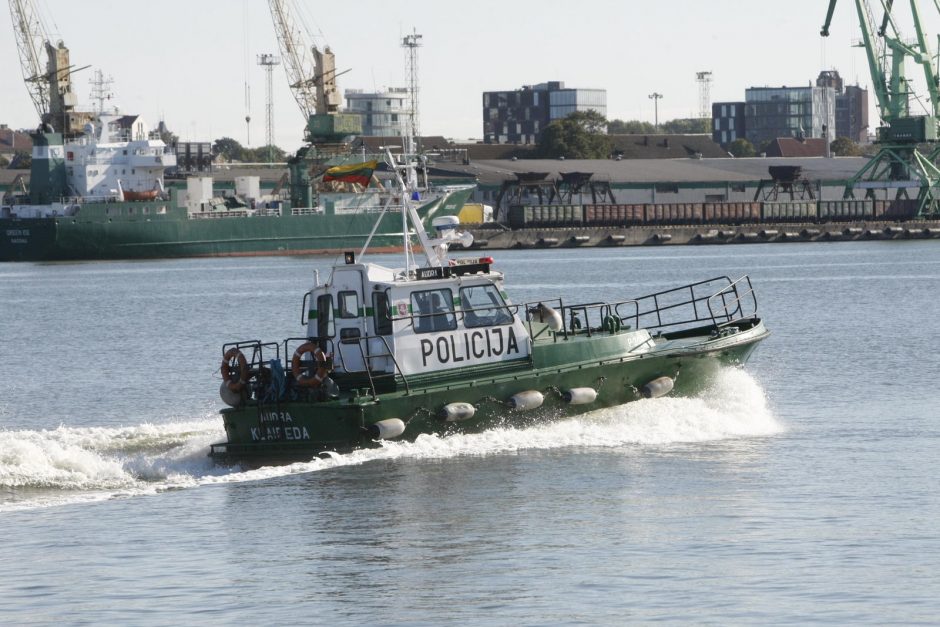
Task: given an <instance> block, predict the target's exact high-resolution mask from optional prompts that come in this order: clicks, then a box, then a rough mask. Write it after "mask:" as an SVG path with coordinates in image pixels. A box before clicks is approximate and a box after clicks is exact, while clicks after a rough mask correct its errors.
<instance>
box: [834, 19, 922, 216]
mask: <svg viewBox="0 0 940 627" xmlns="http://www.w3.org/2000/svg"><path fill="white" fill-rule="evenodd" d="M836 1H837V0H830V2H829V10H828V12H827V13H826V21H825V24H823V27H822V30H821V31H820V34H821V35H822V36H823V37H827V36H828V35H829V26H830V25H831V24H832V17H833V12H834V11H835V7H836ZM878 4H880V6H881V8H882V9H883V10H884V15H883V16H882V19H881V26H880V28H878V29H877V30H876V28H875V24H876V22H875V14H874V13H873V11H872V8H871V6H870V5H869V3H868V0H855V8H856V12H857V13H858V21H859V26H860V28H861V31H862V43H861V45H862V47H864V48H865V53H866V56H867V59H868V68H869V71H870V73H871V78H872V88H873V90H874V92H875V97H876V99H877V101H878V114H879V116H880V118H881V122H882V126H881V127H879V128H878V135H877V139H876V143H877V144H879V146H880V147H879V150H878V153H877V154H876V155H875V156H874V157H873V158H872V160H871V161H869V162H868V164H866V165H865V167H864V168H862V169H861V170H860V171H859V172H858V173H857V174H856V175H855V176H854V177H853V178H852V179H851V180H849V182H848V183H847V185H846V189H845V197H846V198H851V197H853V196H854V190H855V189H865V190H866V196H868V197H874V190H875V189H896V190H897V191H896V194H897V196H898V197H905V196H907V189H908V188H915V187H916V188H917V189H918V193H917V199H918V200H919V201H920V202H919V210H918V211H919V214H920V215H924V214H935V213H938V211H940V203H938V200H940V187H938V186H940V169H938V168H937V166H936V165H935V160H936V157H937V155H938V154H940V145H938V144H937V139H938V120H940V78H938V74H937V59H936V58H935V57H933V55H932V54H931V51H930V46H929V44H928V40H927V34H926V32H925V31H924V26H923V21H922V19H921V12H920V9H919V7H918V4H917V0H909V5H910V12H911V15H910V17H911V21H912V23H913V27H914V31H915V33H916V40H915V41H906V40H905V39H904V38H903V37H902V35H901V33H900V30H899V28H898V24H897V19H896V17H897V16H896V15H895V13H894V11H895V7H894V4H895V2H894V0H880V1H879V3H878ZM933 4H934V7H935V9H936V10H937V11H940V0H934V1H933ZM908 58H910V59H912V60H913V61H914V62H916V63H917V64H918V65H919V66H920V67H921V69H922V71H923V73H924V79H925V82H926V89H927V95H928V96H929V103H924V102H921V103H922V105H923V107H924V109H925V112H924V114H923V115H911V99H912V98H917V95H916V94H915V93H914V90H913V88H912V85H911V82H910V81H909V80H908V78H907V76H906V75H905V61H907V59H908ZM918 100H919V99H918ZM918 144H931V145H933V146H934V148H933V149H932V150H931V152H930V154H928V155H924V154H923V153H922V152H921V151H920V150H919V148H918ZM905 183H907V185H905Z"/></svg>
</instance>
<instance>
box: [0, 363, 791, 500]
mask: <svg viewBox="0 0 940 627" xmlns="http://www.w3.org/2000/svg"><path fill="white" fill-rule="evenodd" d="M782 430H783V427H782V425H781V424H780V423H779V422H778V421H777V419H776V418H775V417H774V416H773V413H772V411H771V409H770V407H769V405H768V403H767V399H766V397H765V395H764V392H763V390H762V389H761V387H760V386H759V385H758V383H757V382H756V381H755V380H754V379H753V377H751V376H750V375H749V374H748V373H746V372H744V371H742V370H737V369H727V370H724V371H723V372H722V373H721V374H720V376H719V377H718V378H717V379H716V381H715V383H714V385H713V386H712V387H711V388H710V389H709V390H707V391H706V392H705V393H703V394H702V395H700V396H698V397H695V398H668V397H667V398H660V399H655V400H644V401H638V402H635V403H630V404H627V405H622V406H619V407H614V408H608V409H602V410H598V411H594V412H590V413H587V414H584V415H582V416H579V417H577V418H572V419H567V420H561V421H557V422H553V423H548V424H540V425H538V426H534V427H530V428H524V429H523V428H506V429H493V430H490V431H486V432H484V433H478V434H468V435H454V436H447V437H441V436H430V435H422V436H419V437H418V438H417V439H416V440H415V441H414V442H385V443H383V446H382V447H381V448H374V449H367V450H361V451H355V452H352V453H348V454H344V455H338V454H334V455H329V456H326V457H323V458H316V459H313V460H311V461H309V462H299V463H294V464H290V465H287V466H276V467H264V468H258V469H252V470H245V469H242V468H239V467H223V466H216V465H214V464H213V462H212V461H211V460H210V459H209V458H208V457H207V453H208V447H209V444H210V443H212V442H217V441H220V440H222V439H224V434H223V432H222V428H221V422H220V420H219V418H218V417H217V416H215V415H213V416H211V417H205V418H202V419H199V420H195V421H193V422H180V423H168V424H159V425H152V424H144V425H139V426H134V427H122V428H104V427H91V428H70V427H59V428H58V429H53V430H42V431H0V512H3V511H13V510H22V509H33V508H37V507H48V506H55V505H64V504H69V503H81V502H90V501H100V500H105V499H111V498H122V497H130V496H137V495H145V494H156V493H159V492H162V491H166V490H173V489H181V488H190V487H196V486H200V485H211V484H221V483H235V482H242V481H254V480H259V479H268V478H273V477H278V476H285V475H291V474H296V473H309V472H317V471H321V470H326V469H330V468H337V467H341V466H351V465H358V464H363V463H367V462H370V461H375V460H393V459H444V458H454V457H460V456H466V455H473V456H486V455H499V454H503V453H508V452H516V451H521V450H531V449H536V450H538V449H541V450H546V449H558V448H565V447H568V448H588V447H591V448H594V447H602V448H625V447H635V448H636V449H637V450H643V449H644V448H648V447H670V446H676V445H689V444H696V443H702V442H713V441H719V440H728V439H738V438H750V437H759V436H768V435H773V434H776V433H780V432H781V431H782Z"/></svg>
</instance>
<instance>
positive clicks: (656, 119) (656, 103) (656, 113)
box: [650, 91, 663, 133]
mask: <svg viewBox="0 0 940 627" xmlns="http://www.w3.org/2000/svg"><path fill="white" fill-rule="evenodd" d="M662 97H663V95H662V94H658V93H656V92H655V91H654V92H653V93H651V94H650V100H652V101H653V116H654V117H653V120H654V122H655V126H656V132H657V133H658V132H659V99H660V98H662Z"/></svg>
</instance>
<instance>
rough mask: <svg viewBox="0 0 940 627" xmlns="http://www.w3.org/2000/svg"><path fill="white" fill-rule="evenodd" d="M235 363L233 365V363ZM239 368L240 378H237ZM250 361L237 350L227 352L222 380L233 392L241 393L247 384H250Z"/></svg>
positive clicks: (223, 362)
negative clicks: (236, 370)
mask: <svg viewBox="0 0 940 627" xmlns="http://www.w3.org/2000/svg"><path fill="white" fill-rule="evenodd" d="M233 361H234V362H235V363H232V362H233ZM236 366H237V368H238V378H236V373H235V369H236ZM248 375H249V373H248V360H247V359H245V355H244V353H242V352H241V351H240V350H238V349H237V348H230V349H228V350H227V351H225V356H224V357H222V380H223V381H225V386H226V387H227V388H228V389H230V390H231V391H233V392H241V391H242V388H244V387H245V384H246V383H248Z"/></svg>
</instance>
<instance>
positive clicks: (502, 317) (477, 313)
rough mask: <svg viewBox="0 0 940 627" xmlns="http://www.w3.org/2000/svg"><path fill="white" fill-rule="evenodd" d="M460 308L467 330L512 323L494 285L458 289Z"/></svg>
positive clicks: (510, 316) (509, 314) (507, 309)
mask: <svg viewBox="0 0 940 627" xmlns="http://www.w3.org/2000/svg"><path fill="white" fill-rule="evenodd" d="M460 308H461V309H462V310H463V323H464V326H466V327H468V328H474V327H492V326H497V325H501V324H510V323H512V314H511V313H509V308H508V307H506V302H505V301H504V300H503V297H502V295H501V294H500V293H499V290H498V289H496V286H495V285H472V286H470V287H462V288H460Z"/></svg>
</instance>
